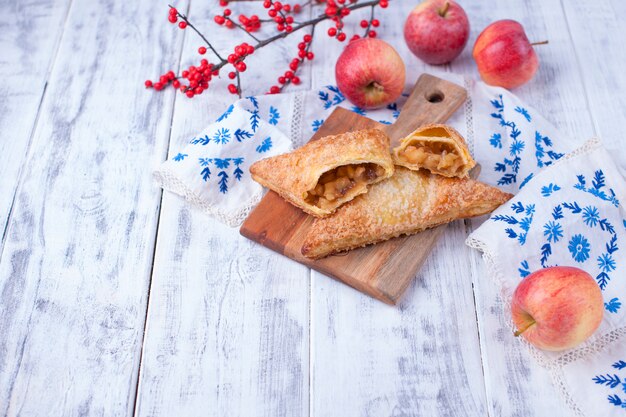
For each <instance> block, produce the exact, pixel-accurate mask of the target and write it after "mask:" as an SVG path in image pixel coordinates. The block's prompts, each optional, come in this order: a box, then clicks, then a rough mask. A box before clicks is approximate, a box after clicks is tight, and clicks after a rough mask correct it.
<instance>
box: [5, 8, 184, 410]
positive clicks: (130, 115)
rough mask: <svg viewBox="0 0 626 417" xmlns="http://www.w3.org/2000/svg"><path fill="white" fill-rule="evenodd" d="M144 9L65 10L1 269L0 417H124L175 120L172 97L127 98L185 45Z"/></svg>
mask: <svg viewBox="0 0 626 417" xmlns="http://www.w3.org/2000/svg"><path fill="white" fill-rule="evenodd" d="M5 4H6V3H5ZM152 5H153V2H151V1H149V0H143V1H136V2H121V3H117V2H116V3H113V2H91V1H89V2H74V3H73V4H72V6H71V7H70V9H69V13H68V15H67V19H66V20H65V21H64V22H63V25H64V30H63V36H62V37H61V40H60V43H59V47H58V52H57V53H56V58H55V62H54V65H53V66H52V70H51V72H50V75H49V79H48V87H47V89H46V94H45V97H44V99H43V102H42V104H41V107H40V110H39V116H38V118H37V123H36V125H35V126H34V128H33V129H34V133H33V137H32V141H31V144H30V150H29V152H28V156H27V157H26V158H25V159H23V161H22V167H23V169H22V170H21V179H20V181H19V188H18V189H17V192H16V197H15V203H14V205H13V207H12V210H11V216H10V219H9V224H8V229H7V233H6V240H5V244H4V250H3V252H2V258H1V259H0V295H1V301H0V330H1V332H0V333H1V334H2V336H1V337H0V415H3V416H4V415H9V416H18V415H20V416H26V415H28V416H35V415H57V416H64V415H76V416H78V415H130V414H132V412H133V407H134V403H135V390H136V386H137V375H138V368H139V356H140V352H141V345H142V340H143V329H144V321H145V310H146V305H147V300H148V284H149V281H150V273H151V269H152V256H153V247H154V239H155V230H156V229H155V228H156V223H157V217H158V210H159V198H160V195H159V193H158V192H156V190H155V189H154V187H153V185H152V183H151V178H150V176H149V175H147V174H148V172H149V171H150V168H151V167H152V166H154V165H155V164H156V163H158V161H159V160H160V159H161V155H162V153H163V151H164V149H165V148H166V146H167V140H168V133H169V124H170V119H171V111H172V106H171V97H172V95H171V92H170V93H166V94H162V95H159V96H152V95H150V94H146V93H145V92H143V93H141V94H138V93H137V91H136V90H137V86H138V85H141V83H142V78H143V77H144V76H145V72H153V73H156V72H157V71H158V70H159V67H160V65H161V64H160V63H161V62H162V61H166V60H170V61H174V62H176V59H177V55H176V54H175V50H176V48H178V47H179V46H178V44H179V43H180V42H177V37H176V36H173V35H172V33H171V31H169V30H167V29H166V27H165V26H164V25H161V24H156V23H155V21H156V20H157V19H158V21H159V22H160V21H162V16H163V13H162V11H160V10H156V9H155V8H153V7H152ZM20 7H23V9H22V10H23V11H24V12H26V11H29V10H30V13H35V14H36V13H37V9H36V5H35V6H33V7H35V9H32V10H31V9H30V7H31V5H28V4H24V5H22V6H20ZM55 7H58V6H55ZM3 9H5V8H3ZM9 9H10V8H9ZM61 9H63V7H61ZM44 11H45V9H44ZM20 13H21V12H20ZM20 13H17V14H18V15H19V14H20ZM55 13H62V12H55ZM139 15H141V16H142V18H141V19H138V20H137V21H135V22H134V23H133V24H127V25H123V24H122V25H120V23H121V22H127V21H128V19H129V16H139ZM49 17H50V18H51V19H53V21H54V20H57V21H58V18H57V17H56V16H55V15H54V14H53V15H51V16H49ZM3 18H4V17H3ZM86 18H90V20H91V22H85V19H86ZM38 19H39V17H36V20H38ZM41 19H44V20H45V17H44V16H42V17H41ZM28 24H29V23H28V21H25V20H24V19H23V18H18V19H16V20H15V21H12V22H11V26H12V27H16V28H22V29H24V28H25V27H27V26H28ZM51 24H52V23H51ZM57 24H59V23H56V24H54V25H55V26H56V25H57ZM14 25H15V26H14ZM42 28H43V29H45V28H46V26H45V25H43V26H42ZM3 32H5V33H6V32H7V31H3ZM53 33H54V32H53ZM3 36H4V35H3ZM24 36H26V35H24ZM43 36H44V35H43V34H40V35H38V37H37V39H40V38H42V37H43ZM178 39H180V38H178ZM43 42H44V45H50V47H51V48H53V49H54V46H53V43H52V44H51V43H49V42H47V41H43ZM46 56H48V55H47V53H46V54H42V57H43V58H44V61H43V62H42V65H43V66H44V67H45V66H46V63H45V57H46ZM40 84H41V83H38V84H35V85H34V86H33V87H34V88H36V87H38V86H40ZM25 110H27V109H25ZM26 117H29V116H28V114H26ZM26 130H28V129H26ZM4 134H5V132H3V142H2V143H3V146H4V144H5V141H12V140H17V139H18V138H10V137H5V136H4ZM22 140H28V138H27V137H22ZM15 157H16V158H17V157H18V155H15ZM2 200H3V202H4V198H3V199H2Z"/></svg>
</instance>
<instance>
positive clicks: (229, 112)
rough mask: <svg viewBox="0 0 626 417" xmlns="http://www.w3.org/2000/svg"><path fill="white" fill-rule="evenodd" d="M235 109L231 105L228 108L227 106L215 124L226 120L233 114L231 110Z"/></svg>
mask: <svg viewBox="0 0 626 417" xmlns="http://www.w3.org/2000/svg"><path fill="white" fill-rule="evenodd" d="M234 108H235V106H234V105H233V104H231V105H230V106H228V108H227V109H226V111H225V112H224V113H222V115H221V116H220V117H218V118H217V120H216V122H221V121H222V120H225V119H227V118H228V116H230V114H231V113H232V112H233V109H234Z"/></svg>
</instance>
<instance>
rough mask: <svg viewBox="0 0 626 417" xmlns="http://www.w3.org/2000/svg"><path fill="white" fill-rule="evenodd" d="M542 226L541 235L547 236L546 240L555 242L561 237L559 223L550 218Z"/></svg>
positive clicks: (561, 229)
mask: <svg viewBox="0 0 626 417" xmlns="http://www.w3.org/2000/svg"><path fill="white" fill-rule="evenodd" d="M543 228H544V231H543V235H544V236H547V239H548V242H551V243H556V242H558V241H559V239H560V238H562V237H563V228H562V227H561V224H560V223H556V222H554V221H552V220H550V221H549V222H548V223H546V224H544V225H543Z"/></svg>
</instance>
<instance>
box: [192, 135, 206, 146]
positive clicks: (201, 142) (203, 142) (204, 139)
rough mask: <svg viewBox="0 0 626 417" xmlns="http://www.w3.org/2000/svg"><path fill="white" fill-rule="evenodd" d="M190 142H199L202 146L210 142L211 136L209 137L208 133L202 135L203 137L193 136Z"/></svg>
mask: <svg viewBox="0 0 626 417" xmlns="http://www.w3.org/2000/svg"><path fill="white" fill-rule="evenodd" d="M190 143H191V144H193V145H197V144H200V145H202V146H206V145H208V144H209V143H211V138H209V135H204V137H203V138H193V139H191V142H190Z"/></svg>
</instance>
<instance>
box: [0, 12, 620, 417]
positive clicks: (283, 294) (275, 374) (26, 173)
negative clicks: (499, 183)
mask: <svg viewBox="0 0 626 417" xmlns="http://www.w3.org/2000/svg"><path fill="white" fill-rule="evenodd" d="M416 2H417V0H415V1H408V0H394V1H393V2H391V5H390V7H389V8H388V9H387V10H386V11H384V12H383V13H381V14H380V15H379V16H380V19H381V21H382V25H381V27H380V28H379V29H380V30H379V31H378V32H379V33H380V35H381V37H382V38H383V39H386V40H388V41H389V42H391V43H392V44H393V45H394V46H396V48H397V49H398V51H399V52H400V53H401V55H402V56H403V58H404V60H405V62H406V64H407V69H408V80H414V79H416V78H417V76H418V75H419V74H420V73H422V72H424V71H428V70H429V67H428V66H427V65H424V64H423V63H421V62H420V61H418V60H417V59H416V58H415V57H413V56H412V55H411V54H410V53H409V51H408V49H407V47H406V46H405V45H404V41H403V38H402V24H403V22H404V18H405V16H406V15H407V13H408V11H409V10H410V9H411V8H412V7H413V6H414V5H415V3H416ZM158 3H159V4H157V2H155V1H153V0H136V1H114V0H99V1H95V0H94V1H92V0H1V1H0V6H1V7H0V10H2V13H0V79H1V80H2V81H0V99H1V100H0V196H1V197H0V235H1V237H2V241H1V243H0V415H1V416H5V415H8V416H18V415H19V416H79V415H80V416H86V415H90V416H91V415H103V416H131V415H136V416H141V417H148V416H154V417H156V416H229V417H230V416H245V417H250V416H272V417H276V416H308V415H310V416H320V417H321V416H343V417H349V416H363V417H365V416H394V417H399V416H485V415H489V416H493V417H496V416H525V417H530V416H546V415H551V416H568V415H570V414H569V411H568V410H567V409H566V408H565V407H564V406H563V404H562V402H561V400H560V398H559V397H558V395H557V392H556V390H555V389H554V388H553V386H552V385H551V382H550V379H549V376H548V374H547V373H546V372H545V371H544V370H543V369H541V368H540V367H539V366H537V365H536V364H535V363H534V362H533V361H532V359H531V358H530V356H529V355H528V354H527V352H526V351H525V350H524V348H523V347H521V346H520V344H518V342H517V341H515V340H514V338H513V337H512V336H511V335H510V334H509V332H508V331H507V330H506V328H505V326H504V321H505V320H506V318H507V315H508V312H506V311H503V310H502V307H501V302H500V300H499V299H498V294H497V291H496V290H495V288H494V286H493V284H492V283H491V282H490V280H489V279H488V277H487V276H486V271H485V269H484V265H483V262H482V260H481V259H480V257H479V255H478V254H477V253H476V252H474V251H472V250H470V249H469V248H467V247H466V246H465V245H464V243H463V242H464V239H465V237H466V235H467V234H468V228H467V227H466V225H465V224H464V223H463V222H456V223H454V224H452V225H451V226H450V227H449V228H448V230H447V231H446V233H445V236H444V237H443V238H442V239H441V240H440V241H439V243H438V245H437V247H436V249H435V250H434V252H433V253H432V255H431V256H430V258H429V259H428V261H427V262H426V264H425V266H424V267H423V269H422V270H421V271H420V273H419V274H418V276H417V277H416V280H415V282H414V285H412V286H411V288H409V290H408V293H407V295H406V296H405V298H404V300H403V301H402V303H401V304H400V305H399V306H397V307H390V306H387V305H384V304H382V303H381V302H378V301H375V300H373V299H370V298H368V297H366V296H364V295H362V294H360V293H358V292H356V291H354V290H352V289H351V288H349V287H347V286H345V285H342V284H340V283H337V282H335V281H333V280H331V279H328V278H327V277H324V276H322V275H320V274H318V273H316V272H313V271H311V270H309V269H307V268H305V267H303V266H301V265H299V264H296V263H294V262H292V261H290V260H288V259H286V258H283V257H281V256H279V255H276V254H274V253H272V252H271V251H269V250H267V249H265V248H263V247H261V246H259V245H256V244H254V243H251V242H249V241H247V240H246V239H244V238H242V237H241V236H239V234H238V232H237V230H236V229H231V228H229V227H226V226H224V225H222V224H220V223H218V222H216V221H214V220H212V219H210V218H207V217H206V216H205V215H203V214H201V213H199V212H197V211H195V210H193V209H192V208H190V207H189V206H188V205H187V204H186V203H184V202H183V201H182V200H181V199H179V198H177V197H175V196H173V195H170V194H167V193H166V194H162V192H161V190H160V189H158V188H157V187H156V186H155V185H154V184H153V182H152V179H151V172H152V170H153V169H154V168H155V167H156V166H157V165H158V164H159V163H160V162H161V161H163V160H165V159H166V157H167V155H168V153H171V152H174V151H176V150H178V149H179V148H180V147H181V146H182V143H183V141H184V140H185V138H187V137H189V136H190V135H193V133H194V132H196V131H197V130H199V129H201V128H202V127H204V126H205V125H206V124H207V123H209V122H210V121H212V120H214V118H215V116H216V115H217V114H218V112H219V111H220V110H221V109H223V108H224V106H225V105H226V104H227V103H228V102H229V101H231V100H232V96H230V95H228V94H226V93H225V86H224V85H222V84H224V83H226V82H227V81H226V80H222V81H220V82H219V83H215V85H212V87H211V90H210V91H209V92H207V93H205V94H204V95H202V96H201V97H199V98H195V99H193V100H189V99H187V98H186V97H184V96H183V95H181V94H173V92H172V91H171V90H169V91H167V92H164V93H161V94H158V93H154V92H152V91H145V90H144V88H143V80H144V79H146V78H148V77H152V78H154V77H155V76H156V75H158V74H160V73H161V72H162V71H164V70H166V69H169V68H174V69H177V68H179V67H181V66H183V65H189V64H190V63H191V59H192V58H193V59H194V60H195V59H197V58H196V57H197V54H196V53H195V51H196V49H197V47H198V46H200V43H199V41H198V39H197V38H196V37H195V36H194V35H193V34H192V33H191V32H189V31H181V30H179V29H178V28H175V27H173V26H172V25H170V24H168V23H167V21H166V17H167V7H166V5H165V3H163V4H160V3H161V2H158ZM250 4H251V3H238V5H235V6H234V8H235V9H238V8H247V7H253V6H251V5H250ZM463 5H464V7H465V9H466V11H467V13H468V15H469V17H470V21H471V24H472V37H471V39H470V42H469V44H468V47H467V48H466V50H465V51H464V52H463V54H462V55H461V57H460V58H458V59H457V60H456V61H454V63H452V64H451V65H449V66H447V67H446V68H445V69H446V70H448V71H451V72H456V73H461V74H466V75H471V76H474V77H476V76H477V72H476V68H475V64H474V62H473V60H472V59H471V45H472V44H473V41H474V39H475V38H476V36H477V35H478V33H479V32H480V30H481V29H482V28H483V27H485V26H486V25H487V24H488V23H489V22H491V21H494V20H497V19H502V18H513V19H516V20H518V21H520V22H522V23H523V25H524V26H525V27H526V29H527V32H528V34H529V37H530V38H531V39H532V40H544V39H549V41H550V43H549V45H547V46H542V47H539V48H538V50H539V57H540V60H541V68H540V70H539V73H538V75H537V77H536V78H535V79H534V80H533V81H532V82H530V83H529V84H528V85H526V86H524V87H522V88H520V89H518V90H517V91H516V93H518V94H519V95H520V96H521V97H522V99H524V100H525V101H527V102H528V103H529V104H530V105H532V106H533V107H535V108H537V109H538V110H539V111H541V112H542V113H543V114H544V115H545V116H546V117H547V118H548V119H549V120H551V121H552V122H553V123H555V124H556V125H557V126H558V127H559V128H561V129H562V131H563V132H566V133H567V134H568V135H569V136H570V137H572V138H573V139H575V140H578V141H580V140H582V139H584V138H587V137H590V136H592V135H594V134H595V135H599V136H601V137H602V138H603V139H604V141H605V142H606V143H607V145H608V147H609V148H611V149H614V150H615V156H616V157H617V158H618V161H619V162H620V164H621V165H622V167H626V152H624V151H623V150H622V145H623V144H624V141H623V140H624V139H623V129H624V125H625V124H626V77H625V76H624V69H625V68H626V54H625V53H624V46H625V45H626V35H624V31H623V30H624V28H623V23H624V16H626V3H625V2H623V1H620V0H605V1H597V2H595V1H594V2H589V1H586V0H575V1H569V0H561V1H558V0H545V1H540V0H536V1H532V2H531V1H515V2H513V1H509V0H501V1H480V2H477V1H474V2H470V1H464V2H463ZM177 6H178V7H179V8H180V9H181V10H189V13H190V15H191V17H192V18H193V20H194V21H195V22H197V23H199V26H200V27H202V28H204V29H205V32H207V33H210V37H211V39H212V40H214V41H215V42H216V44H218V45H221V46H222V48H223V49H224V50H226V49H227V48H230V47H231V46H232V45H234V44H235V42H236V41H239V42H241V40H242V39H243V37H242V36H241V35H243V34H239V35H238V36H236V37H235V36H233V33H234V32H229V31H227V30H225V29H218V28H217V26H216V25H215V24H214V23H213V22H212V16H213V13H214V12H215V11H216V10H217V9H218V7H217V1H216V0H210V1H199V0H192V1H191V2H189V1H188V2H187V3H184V4H178V3H177ZM256 7H258V6H256ZM188 8H189V9H188ZM212 12H213V13H212ZM307 13H308V11H307ZM358 20H359V19H357V18H355V19H352V20H351V21H352V24H354V25H357V24H358ZM321 32H323V31H321ZM294 38H296V37H294ZM295 42H297V40H296V39H293V40H290V41H287V42H285V43H283V44H281V45H280V46H278V45H277V46H276V47H275V48H274V47H271V48H267V49H265V50H263V51H262V53H260V54H259V56H255V57H253V58H252V59H251V62H250V65H249V66H250V67H252V69H251V70H250V71H249V72H247V73H246V74H245V78H244V86H245V88H246V93H248V94H259V93H262V92H263V91H265V90H266V89H267V87H268V86H269V85H271V84H270V83H272V82H273V80H274V79H275V77H276V76H277V75H278V73H279V71H281V70H282V71H284V69H286V68H287V64H288V62H289V57H290V56H291V55H292V54H293V52H294V51H295V50H296V48H295ZM341 48H342V46H341V45H340V44H338V43H337V42H335V41H331V40H330V39H329V38H327V37H326V36H325V35H324V36H319V37H318V39H317V40H316V41H315V45H314V48H313V51H314V52H315V54H316V59H315V61H314V63H313V65H309V66H307V67H306V69H305V70H304V71H303V74H302V76H301V78H302V81H303V82H302V85H301V86H299V87H298V88H301V89H309V88H316V87H318V86H322V85H325V84H328V83H332V82H333V80H334V78H333V66H334V62H335V59H336V57H337V56H338V54H339V53H340V51H341ZM181 50H182V54H181V52H180V51H181ZM254 60H256V61H254ZM255 62H256V63H255ZM270 63H271V65H272V68H270V65H269V64H270ZM263 65H265V67H264V68H261V67H262V66H263ZM255 77H258V78H256V79H255Z"/></svg>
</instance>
